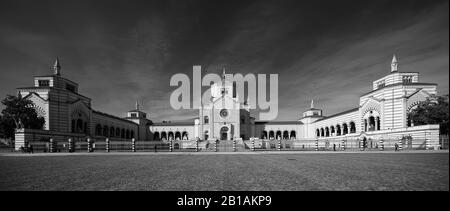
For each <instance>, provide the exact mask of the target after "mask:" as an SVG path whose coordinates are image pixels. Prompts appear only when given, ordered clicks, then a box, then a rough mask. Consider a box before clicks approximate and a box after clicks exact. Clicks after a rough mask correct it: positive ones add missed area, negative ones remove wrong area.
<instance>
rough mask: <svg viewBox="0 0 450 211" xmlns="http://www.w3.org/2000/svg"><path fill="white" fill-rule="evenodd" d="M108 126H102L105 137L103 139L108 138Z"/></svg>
mask: <svg viewBox="0 0 450 211" xmlns="http://www.w3.org/2000/svg"><path fill="white" fill-rule="evenodd" d="M108 128H109V127H108V126H107V125H105V126H103V134H102V135H103V136H105V137H108V134H109V130H108Z"/></svg>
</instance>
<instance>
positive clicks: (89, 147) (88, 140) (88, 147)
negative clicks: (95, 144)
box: [87, 138, 92, 152]
mask: <svg viewBox="0 0 450 211" xmlns="http://www.w3.org/2000/svg"><path fill="white" fill-rule="evenodd" d="M87 151H88V152H91V151H92V145H91V139H90V138H88V139H87Z"/></svg>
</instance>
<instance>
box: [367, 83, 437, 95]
mask: <svg viewBox="0 0 450 211" xmlns="http://www.w3.org/2000/svg"><path fill="white" fill-rule="evenodd" d="M399 85H402V86H417V85H430V86H437V85H438V84H437V83H408V84H405V83H403V82H400V83H395V84H389V85H386V86H384V87H383V88H380V89H375V90H372V91H370V92H366V93H365V94H362V95H360V96H359V97H363V96H365V95H368V94H370V93H373V92H376V91H379V90H383V89H384V88H389V87H394V86H399Z"/></svg>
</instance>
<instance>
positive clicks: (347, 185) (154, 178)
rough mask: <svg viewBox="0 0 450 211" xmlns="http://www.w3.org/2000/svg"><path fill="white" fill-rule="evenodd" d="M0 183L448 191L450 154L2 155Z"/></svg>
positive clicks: (21, 186) (0, 186) (18, 186)
mask: <svg viewBox="0 0 450 211" xmlns="http://www.w3.org/2000/svg"><path fill="white" fill-rule="evenodd" d="M0 168H1V171H0V190H255V191H256V190H446V191H448V190H449V154H448V153H337V154H336V153H335V154H334V153H328V154H314V153H308V154H306V153H305V154H301V153H300V154H254V155H245V154H234V155H223V154H222V155H220V154H215V155H162V154H159V155H129V154H123V155H121V154H104V155H88V154H86V155H76V156H75V155H69V156H19V157H16V156H0Z"/></svg>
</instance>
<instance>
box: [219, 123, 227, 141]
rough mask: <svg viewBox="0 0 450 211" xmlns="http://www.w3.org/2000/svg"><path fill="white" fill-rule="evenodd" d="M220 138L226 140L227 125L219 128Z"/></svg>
mask: <svg viewBox="0 0 450 211" xmlns="http://www.w3.org/2000/svg"><path fill="white" fill-rule="evenodd" d="M220 140H228V127H226V126H224V127H222V128H220Z"/></svg>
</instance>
